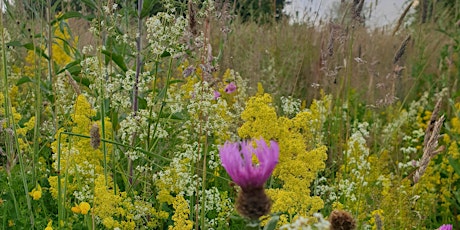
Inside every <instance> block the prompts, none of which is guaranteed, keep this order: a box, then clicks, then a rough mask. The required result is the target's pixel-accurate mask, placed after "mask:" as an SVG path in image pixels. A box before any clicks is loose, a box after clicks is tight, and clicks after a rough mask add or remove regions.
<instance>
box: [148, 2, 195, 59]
mask: <svg viewBox="0 0 460 230" xmlns="http://www.w3.org/2000/svg"><path fill="white" fill-rule="evenodd" d="M173 9H174V7H171V8H169V10H168V11H166V12H159V13H158V14H157V15H155V16H152V17H150V18H148V19H147V21H146V26H147V40H148V43H149V44H150V52H151V54H153V56H154V57H155V58H159V57H160V56H161V55H162V54H163V53H164V52H168V53H169V54H171V56H172V57H177V56H180V55H182V53H183V51H184V47H185V46H184V44H183V43H182V42H181V38H182V37H183V35H184V32H185V29H186V27H187V20H186V19H185V18H184V17H183V16H179V17H176V16H175V15H174V12H173V11H174V10H173Z"/></svg>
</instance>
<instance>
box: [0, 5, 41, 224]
mask: <svg viewBox="0 0 460 230" xmlns="http://www.w3.org/2000/svg"><path fill="white" fill-rule="evenodd" d="M0 15H1V16H0V21H1V26H0V30H1V40H2V47H1V48H2V65H3V71H2V72H3V89H4V92H3V93H4V98H5V101H4V103H5V105H4V108H5V117H6V124H7V127H8V128H11V129H12V134H7V135H6V140H5V141H6V151H7V156H8V158H9V159H12V157H14V154H13V151H14V149H15V147H16V150H17V156H18V159H19V169H20V173H21V179H22V183H23V186H24V193H25V196H26V201H27V207H28V211H29V216H30V224H31V228H34V213H33V211H32V203H31V201H30V196H29V188H28V186H27V179H26V174H25V171H24V161H23V158H22V153H21V152H20V148H19V142H18V139H17V133H16V125H15V122H14V118H13V117H12V116H11V115H12V114H11V111H12V109H11V103H10V100H9V94H8V71H7V64H8V63H7V60H6V58H7V57H6V44H5V37H6V35H5V30H4V27H3V14H1V13H0ZM10 119H11V120H10ZM11 166H12V165H11ZM8 177H9V180H11V179H12V178H11V171H9V172H8ZM9 185H10V186H9V187H10V190H13V191H12V194H14V189H13V188H12V187H11V185H12V183H9ZM13 197H14V195H13ZM14 203H15V210H16V214H17V217H18V218H20V215H19V211H18V210H19V208H18V204H17V201H16V199H15V198H14Z"/></svg>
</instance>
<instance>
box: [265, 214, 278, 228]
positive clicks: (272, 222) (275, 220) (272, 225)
mask: <svg viewBox="0 0 460 230" xmlns="http://www.w3.org/2000/svg"><path fill="white" fill-rule="evenodd" d="M279 220H280V216H278V215H275V216H272V218H271V219H270V220H269V221H268V223H267V224H266V225H265V227H264V230H274V229H275V228H276V224H277V223H278V221H279Z"/></svg>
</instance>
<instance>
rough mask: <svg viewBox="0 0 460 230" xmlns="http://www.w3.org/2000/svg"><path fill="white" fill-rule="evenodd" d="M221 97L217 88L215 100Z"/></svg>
mask: <svg viewBox="0 0 460 230" xmlns="http://www.w3.org/2000/svg"><path fill="white" fill-rule="evenodd" d="M219 97H220V93H219V91H217V90H214V100H217V98H219Z"/></svg>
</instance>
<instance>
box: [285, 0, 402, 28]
mask: <svg viewBox="0 0 460 230" xmlns="http://www.w3.org/2000/svg"><path fill="white" fill-rule="evenodd" d="M290 1H291V2H292V3H291V4H290V5H286V7H285V12H287V13H288V14H290V15H295V12H299V13H298V15H299V17H300V18H302V16H303V15H304V14H306V17H307V18H315V15H317V18H318V19H319V18H327V17H328V16H330V14H331V13H330V12H331V10H332V9H333V5H334V4H339V3H340V0H290ZM347 1H351V0H347ZM408 2H409V1H408V0H366V1H365V7H367V8H368V9H371V10H372V11H371V12H372V13H371V17H370V18H368V19H369V20H368V24H369V25H370V26H374V27H375V26H384V25H388V24H393V23H395V22H396V21H397V20H398V18H399V16H400V15H401V14H402V12H403V11H404V8H405V7H406V6H407V4H409V3H408ZM316 12H318V13H317V14H316ZM366 12H369V11H366ZM366 17H368V15H366Z"/></svg>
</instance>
